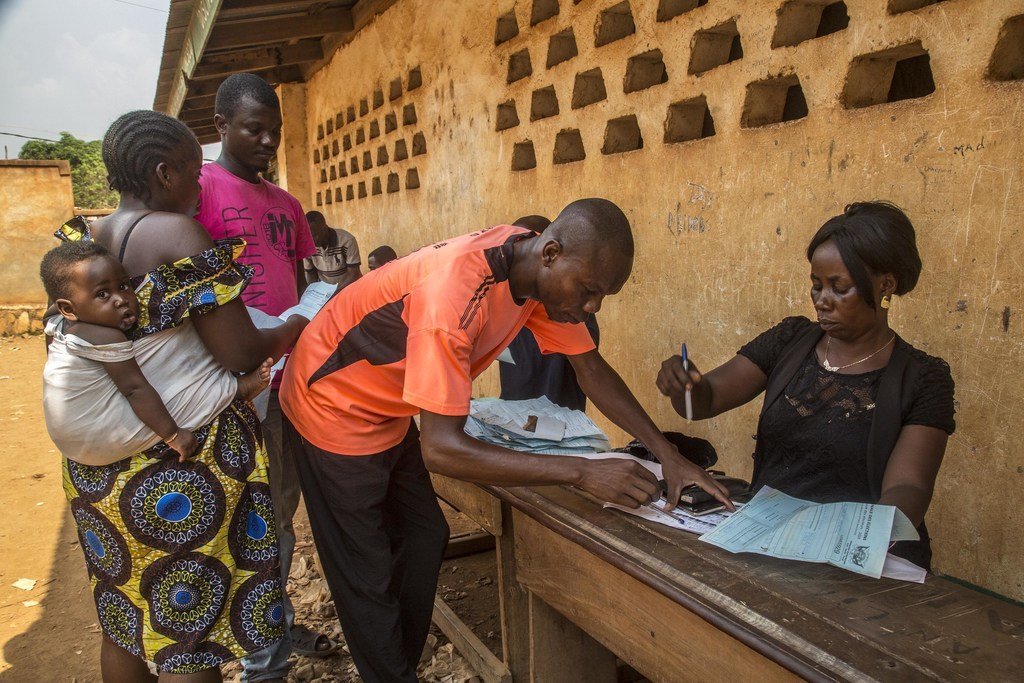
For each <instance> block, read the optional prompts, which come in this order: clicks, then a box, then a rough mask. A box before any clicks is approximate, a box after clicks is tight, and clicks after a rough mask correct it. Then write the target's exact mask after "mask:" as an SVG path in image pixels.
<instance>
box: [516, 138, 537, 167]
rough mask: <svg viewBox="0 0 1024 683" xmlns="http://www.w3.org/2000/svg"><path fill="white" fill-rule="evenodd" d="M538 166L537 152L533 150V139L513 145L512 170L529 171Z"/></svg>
mask: <svg viewBox="0 0 1024 683" xmlns="http://www.w3.org/2000/svg"><path fill="white" fill-rule="evenodd" d="M536 167H537V154H536V153H535V152H534V150H533V141H532V140H525V141H523V142H517V143H516V144H515V145H513V147H512V170H513V171H528V170H530V169H531V168H536Z"/></svg>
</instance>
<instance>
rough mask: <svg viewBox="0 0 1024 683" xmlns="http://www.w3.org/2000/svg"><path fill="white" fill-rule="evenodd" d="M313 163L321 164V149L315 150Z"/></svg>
mask: <svg viewBox="0 0 1024 683" xmlns="http://www.w3.org/2000/svg"><path fill="white" fill-rule="evenodd" d="M313 163H314V164H319V163H320V149H319V148H317V149H314V150H313Z"/></svg>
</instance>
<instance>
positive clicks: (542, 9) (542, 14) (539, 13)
mask: <svg viewBox="0 0 1024 683" xmlns="http://www.w3.org/2000/svg"><path fill="white" fill-rule="evenodd" d="M555 16H558V0H533V9H532V10H531V11H530V26H536V25H537V24H539V23H541V22H542V21H547V20H548V19H550V18H551V17H555Z"/></svg>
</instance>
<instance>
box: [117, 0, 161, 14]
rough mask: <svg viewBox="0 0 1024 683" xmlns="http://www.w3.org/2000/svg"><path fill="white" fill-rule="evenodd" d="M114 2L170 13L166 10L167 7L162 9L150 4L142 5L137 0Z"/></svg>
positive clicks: (118, 0)
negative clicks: (132, 0)
mask: <svg viewBox="0 0 1024 683" xmlns="http://www.w3.org/2000/svg"><path fill="white" fill-rule="evenodd" d="M114 2H119V3H121V4H122V5H131V6H132V7H141V8H142V9H148V10H152V11H154V12H160V13H161V14H167V13H168V12H167V10H165V9H160V8H159V7H150V6H149V5H142V4H140V3H137V2H129V0H114Z"/></svg>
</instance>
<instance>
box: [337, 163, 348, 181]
mask: <svg viewBox="0 0 1024 683" xmlns="http://www.w3.org/2000/svg"><path fill="white" fill-rule="evenodd" d="M338 177H339V178H347V177H348V170H347V169H346V168H345V162H344V160H342V161H340V162H338Z"/></svg>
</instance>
